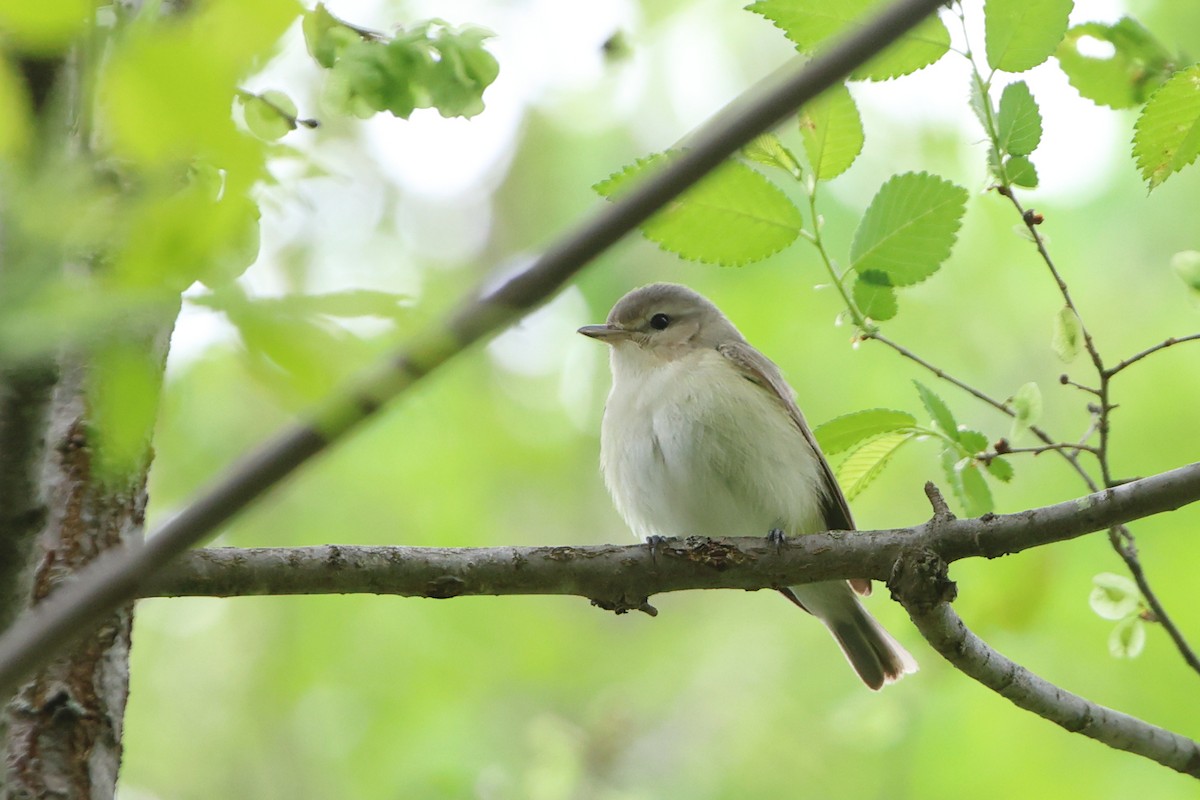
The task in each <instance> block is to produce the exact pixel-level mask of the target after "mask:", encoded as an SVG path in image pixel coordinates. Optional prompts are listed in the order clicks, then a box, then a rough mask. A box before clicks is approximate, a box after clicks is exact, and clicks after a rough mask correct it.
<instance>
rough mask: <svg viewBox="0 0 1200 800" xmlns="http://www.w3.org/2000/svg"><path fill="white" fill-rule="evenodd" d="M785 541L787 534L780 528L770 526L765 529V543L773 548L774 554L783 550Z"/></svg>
mask: <svg viewBox="0 0 1200 800" xmlns="http://www.w3.org/2000/svg"><path fill="white" fill-rule="evenodd" d="M786 541H787V534H786V533H784V532H783V530H781V529H780V528H771V530H769V531H767V544H769V545H770V546H772V547H774V548H775V555H779V554H781V553H782V552H783V545H784V542H786Z"/></svg>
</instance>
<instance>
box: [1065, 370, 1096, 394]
mask: <svg viewBox="0 0 1200 800" xmlns="http://www.w3.org/2000/svg"><path fill="white" fill-rule="evenodd" d="M1058 382H1059V383H1061V384H1062V385H1063V386H1074V387H1075V388H1076V389H1078V390H1080V391H1081V392H1087V393H1088V394H1094V395H1096V396H1097V397H1099V396H1100V390H1099V389H1094V388H1092V387H1091V386H1084V385H1083V384H1082V383H1076V382H1075V381H1073V380H1071V378H1070V377H1069V376H1068V375H1066V374H1063V375H1059V376H1058Z"/></svg>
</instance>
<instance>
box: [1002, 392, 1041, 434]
mask: <svg viewBox="0 0 1200 800" xmlns="http://www.w3.org/2000/svg"><path fill="white" fill-rule="evenodd" d="M1009 405H1010V406H1011V407H1012V410H1013V424H1012V431H1011V432H1010V433H1009V435H1008V438H1009V439H1012V440H1013V441H1016V440H1017V438H1018V437H1019V436H1020V435H1021V434H1023V433H1024V432H1025V431H1027V430H1029V428H1030V426H1031V425H1036V424H1037V422H1038V420H1039V419H1041V417H1042V390H1041V389H1039V388H1038V385H1037V384H1036V383H1034V382H1033V381H1030V382H1029V383H1027V384H1025V385H1024V386H1022V387H1021V388H1020V389H1018V390H1017V393H1016V394H1014V395H1013V397H1012V400H1011V401H1009Z"/></svg>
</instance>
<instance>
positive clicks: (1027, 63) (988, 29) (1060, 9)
mask: <svg viewBox="0 0 1200 800" xmlns="http://www.w3.org/2000/svg"><path fill="white" fill-rule="evenodd" d="M1074 5H1075V3H1074V0H986V2H985V3H984V6H983V25H984V44H985V45H986V49H987V62H988V66H989V67H991V68H992V69H1001V70H1004V71H1005V72H1024V71H1025V70H1027V69H1033V68H1034V67H1036V66H1037V65H1038V64H1041V63H1042V62H1043V61H1045V60H1046V59H1047V58H1049V57H1050V56H1051V55H1052V54H1053V53H1054V49H1055V48H1056V47H1057V46H1058V43H1059V42H1061V41H1062V38H1063V34H1064V33H1066V31H1067V16H1068V15H1069V14H1070V13H1071V8H1072V6H1074Z"/></svg>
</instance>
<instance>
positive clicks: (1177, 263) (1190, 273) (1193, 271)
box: [1171, 250, 1200, 292]
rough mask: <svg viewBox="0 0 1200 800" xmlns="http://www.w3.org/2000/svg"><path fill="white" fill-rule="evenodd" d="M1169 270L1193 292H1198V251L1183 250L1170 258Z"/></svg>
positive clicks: (1199, 288)
mask: <svg viewBox="0 0 1200 800" xmlns="http://www.w3.org/2000/svg"><path fill="white" fill-rule="evenodd" d="M1171 269H1172V270H1174V272H1175V274H1176V275H1178V276H1179V279H1180V280H1182V281H1183V282H1184V283H1185V284H1187V287H1188V288H1189V289H1191V290H1192V291H1193V292H1200V251H1196V250H1183V251H1181V252H1178V253H1176V254H1175V255H1173V256H1171Z"/></svg>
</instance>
